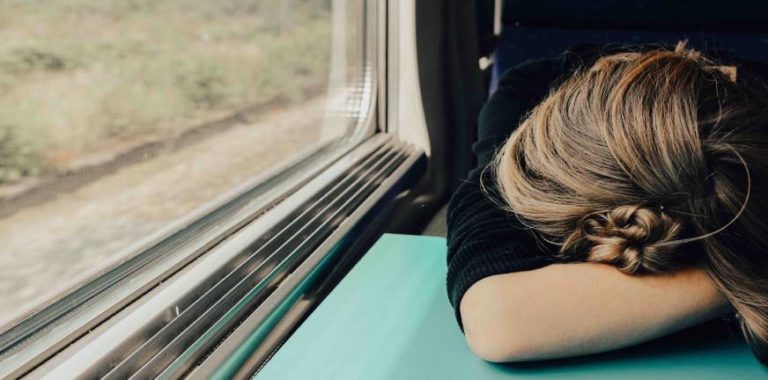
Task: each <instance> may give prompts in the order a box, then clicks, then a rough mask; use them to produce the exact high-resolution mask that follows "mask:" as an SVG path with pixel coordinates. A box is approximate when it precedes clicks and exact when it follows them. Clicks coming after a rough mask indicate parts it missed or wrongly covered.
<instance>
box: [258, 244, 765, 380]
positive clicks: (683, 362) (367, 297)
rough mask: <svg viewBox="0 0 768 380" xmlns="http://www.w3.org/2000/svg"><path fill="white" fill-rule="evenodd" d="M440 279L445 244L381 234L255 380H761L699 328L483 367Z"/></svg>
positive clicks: (745, 359)
mask: <svg viewBox="0 0 768 380" xmlns="http://www.w3.org/2000/svg"><path fill="white" fill-rule="evenodd" d="M445 273H446V267H445V239H442V238H435V237H423V236H405V235H384V236H383V237H382V238H381V239H380V240H379V241H378V242H377V243H376V244H375V245H374V247H372V248H371V250H370V251H369V252H368V254H366V255H365V256H364V257H363V258H362V259H361V260H360V262H359V263H358V264H357V265H356V266H355V267H354V268H353V269H352V271H351V272H350V273H349V274H348V275H347V276H346V277H345V278H344V280H343V281H342V282H341V283H340V284H339V285H338V286H337V287H336V288H335V289H334V290H333V291H332V292H331V294H330V295H329V296H328V297H327V298H326V299H325V300H324V301H323V302H322V303H321V304H320V306H318V308H317V309H316V310H315V311H314V312H313V313H312V315H310V316H309V318H308V319H307V320H306V321H305V322H304V323H303V324H302V325H301V326H300V327H299V328H298V329H297V330H296V332H295V333H294V334H293V336H291V338H290V339H288V341H287V342H286V343H285V345H283V347H282V348H281V349H280V350H279V351H278V352H277V353H276V354H275V355H274V357H273V358H272V360H271V361H269V362H268V363H267V365H266V366H265V367H264V368H263V369H262V370H261V371H260V372H259V373H258V375H257V376H256V379H275V380H277V379H279V380H292V379H302V380H305V379H312V380H315V379H321V380H324V379H334V380H352V379H354V380H358V379H366V380H376V379H462V380H463V379H591V380H600V379H618V378H621V379H697V380H701V379H738V380H748V379H768V371H766V370H765V369H764V368H763V367H761V366H760V365H759V363H758V362H757V360H755V359H754V358H753V356H752V354H751V353H750V352H749V348H748V347H747V346H746V344H745V343H743V342H742V341H740V340H738V339H734V338H732V337H730V336H729V335H728V334H725V335H723V334H719V335H718V334H715V336H707V335H712V334H702V333H701V331H694V332H693V333H692V332H688V333H683V334H678V335H677V336H673V337H670V338H666V339H661V340H658V341H655V342H651V343H647V344H644V345H641V346H638V347H634V348H631V349H626V350H622V351H618V352H613V353H608V354H602V355H593V356H589V357H584V358H578V359H569V360H556V361H547V362H539V363H527V364H516V365H510V364H504V365H499V364H491V363H487V362H484V361H482V360H480V359H478V358H477V357H475V356H474V355H473V354H472V352H471V351H470V350H469V348H468V347H467V345H466V343H465V342H464V338H463V335H462V334H461V332H460V331H459V329H458V326H457V325H456V321H455V320H454V317H453V310H452V309H451V306H450V304H449V303H448V299H447V296H446V291H445ZM700 329H701V328H700ZM705 331H709V330H708V329H705Z"/></svg>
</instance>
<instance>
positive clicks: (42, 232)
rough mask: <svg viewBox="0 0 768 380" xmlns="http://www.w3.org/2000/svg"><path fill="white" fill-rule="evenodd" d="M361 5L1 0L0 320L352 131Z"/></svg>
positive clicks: (364, 91)
mask: <svg viewBox="0 0 768 380" xmlns="http://www.w3.org/2000/svg"><path fill="white" fill-rule="evenodd" d="M363 3H364V2H361V1H352V0H216V1H211V0H47V1H43V0H0V325H2V324H3V322H8V321H10V320H13V319H14V318H16V317H18V316H19V315H21V314H23V313H24V312H25V310H29V308H30V307H33V306H35V305H37V304H39V303H41V302H44V301H45V300H47V299H49V298H51V297H52V296H53V295H55V294H57V293H59V292H61V291H63V290H66V289H68V288H70V287H72V286H76V285H77V284H79V283H81V282H82V281H83V280H85V279H87V278H89V277H90V276H92V275H94V274H95V273H98V271H99V270H100V269H102V268H104V267H105V266H107V265H111V264H112V263H115V262H118V261H119V260H120V259H122V258H125V257H127V256H128V255H131V254H135V253H136V252H135V250H134V249H133V248H132V245H135V243H136V242H137V241H139V240H140V239H142V238H145V237H146V236H149V235H151V234H153V233H156V232H157V231H159V230H160V229H162V228H163V227H166V226H168V225H169V224H170V223H172V222H174V221H177V220H179V219H180V218H183V217H184V216H186V215H189V214H190V213H191V212H192V211H194V210H196V209H198V208H199V207H201V206H202V205H204V204H206V203H207V202H209V201H211V200H212V199H214V198H216V197H217V196H220V195H221V194H222V193H224V192H226V191H227V190H230V189H232V188H233V187H235V186H237V185H238V184H241V183H244V182H245V181H246V180H248V179H249V178H253V177H254V176H255V175H258V174H259V173H260V172H262V171H264V170H267V169H271V168H273V167H274V166H275V165H278V164H280V163H281V162H285V161H287V160H290V159H294V158H295V157H298V155H299V153H301V152H305V151H307V150H309V149H311V148H312V147H314V146H318V145H319V144H321V143H323V142H324V141H330V140H335V139H339V138H342V137H348V136H351V135H356V134H359V132H357V131H358V130H359V128H363V127H364V126H361V123H360V120H362V119H363V118H364V117H365V116H366V115H367V113H368V112H370V111H371V110H370V109H369V106H368V104H369V102H368V101H367V98H369V97H370V96H371V93H370V82H371V81H370V74H371V73H370V66H369V65H366V62H368V61H370V60H366V53H365V49H366V48H367V47H366V43H365V38H366V31H365V23H366V22H365V20H366V18H365V10H364V9H363V7H364V4H363ZM356 128H357V130H356ZM353 132H354V133H353ZM0 330H2V327H0Z"/></svg>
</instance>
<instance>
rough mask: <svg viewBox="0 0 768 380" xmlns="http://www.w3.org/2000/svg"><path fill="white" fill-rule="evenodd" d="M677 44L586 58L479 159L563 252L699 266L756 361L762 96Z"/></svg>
mask: <svg viewBox="0 0 768 380" xmlns="http://www.w3.org/2000/svg"><path fill="white" fill-rule="evenodd" d="M766 95H768V94H766V93H765V92H761V91H759V90H757V89H755V88H753V87H752V86H747V85H743V84H742V83H738V82H736V81H735V71H733V68H724V67H722V66H718V65H717V64H716V63H714V62H713V61H711V60H710V59H708V58H706V57H704V56H703V55H702V54H700V53H699V52H697V51H694V50H691V49H689V48H687V47H686V46H685V43H679V44H678V45H677V47H675V48H674V49H658V50H653V51H648V52H626V53H620V54H614V55H610V56H605V57H602V58H600V59H599V60H598V61H597V62H596V63H595V64H594V65H593V66H592V67H591V68H588V69H583V70H580V71H578V72H576V73H575V74H574V75H573V76H572V77H571V78H570V79H568V80H567V81H565V82H564V83H563V84H562V85H560V86H559V87H558V88H556V89H554V90H553V91H552V92H551V93H550V94H549V96H547V97H546V98H545V99H544V100H543V101H542V102H541V103H540V104H538V105H537V106H536V107H535V108H534V109H533V110H532V111H531V112H530V114H528V115H527V117H526V118H525V119H524V120H523V121H522V122H521V125H520V126H519V128H518V129H517V130H516V131H515V132H514V133H513V134H512V136H511V137H510V138H509V140H508V141H507V142H506V143H505V145H504V146H503V148H502V149H501V150H500V151H499V152H498V153H497V155H496V158H495V162H494V165H493V166H492V168H493V170H494V174H495V179H496V182H497V184H498V187H499V190H500V193H501V196H502V198H503V199H504V202H505V206H506V207H507V208H508V209H509V210H510V211H511V212H514V213H515V214H517V215H518V217H519V218H520V219H521V220H522V221H523V223H524V224H526V225H527V226H529V227H531V228H533V229H535V230H536V231H538V232H540V234H541V235H542V236H543V238H545V239H547V240H549V241H551V242H553V243H555V244H558V245H559V246H560V247H561V248H560V251H559V252H558V253H557V256H558V257H560V258H562V259H566V260H579V261H588V262H601V263H607V264H611V265H614V266H616V267H617V268H619V269H620V270H621V271H623V272H625V273H629V274H641V273H651V274H653V273H665V272H673V271H675V270H678V269H680V268H684V267H687V266H691V265H694V264H696V263H700V264H701V265H703V266H704V267H705V268H706V270H707V271H708V272H709V274H710V276H711V277H712V279H713V280H714V281H715V283H716V284H717V286H718V288H719V289H720V290H721V291H722V293H723V294H724V295H725V296H726V297H727V298H728V299H729V300H730V302H731V304H732V305H733V306H734V307H735V309H736V310H737V311H738V313H739V315H740V320H741V322H742V327H743V330H744V332H745V335H746V337H747V338H748V341H749V342H750V344H751V346H752V348H753V351H754V353H755V355H756V356H757V357H758V358H759V359H760V361H761V362H763V363H768V277H767V276H766V275H768V256H766V255H767V254H768V253H766V251H765V250H766V248H768V223H766V220H768V198H764V197H755V196H753V193H754V192H755V189H753V186H758V185H759V186H762V185H763V184H764V183H768V182H766V181H768V103H767V102H766V100H765V99H764V98H765V97H766Z"/></svg>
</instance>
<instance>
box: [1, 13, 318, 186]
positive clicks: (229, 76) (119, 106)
mask: <svg viewBox="0 0 768 380" xmlns="http://www.w3.org/2000/svg"><path fill="white" fill-rule="evenodd" d="M282 1H288V2H289V3H288V4H289V5H290V7H285V6H283V5H284V4H281V0H215V1H211V0H57V1H43V0H0V183H3V182H10V181H14V180H16V179H18V178H20V177H23V176H30V175H37V174H38V173H41V172H52V171H55V170H57V169H59V168H60V167H61V166H62V165H64V164H66V162H68V161H69V160H71V159H73V158H76V157H79V156H81V155H83V154H85V153H88V152H91V151H93V150H95V149H103V148H104V147H108V146H109V145H110V144H115V143H116V142H119V141H120V140H125V139H136V138H140V137H141V136H145V135H149V134H163V133H171V132H174V131H177V130H179V129H183V128H188V127H189V126H191V125H195V124H196V123H200V122H201V121H204V120H206V117H208V118H210V117H211V115H217V114H218V115H220V114H222V113H223V112H227V111H232V110H236V109H240V108H243V107H249V106H253V105H257V104H264V103H267V102H270V101H273V100H274V99H276V98H284V99H290V100H292V101H301V100H302V96H303V94H304V93H305V91H306V90H307V89H310V88H317V87H319V86H321V85H323V84H325V83H326V81H327V76H328V64H329V60H330V57H329V55H330V39H331V37H330V34H331V22H330V11H329V2H327V1H319V0H282ZM286 10H288V11H287V12H286Z"/></svg>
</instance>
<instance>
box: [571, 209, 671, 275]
mask: <svg viewBox="0 0 768 380" xmlns="http://www.w3.org/2000/svg"><path fill="white" fill-rule="evenodd" d="M681 231H682V225H681V223H680V222H679V221H677V220H675V219H673V218H672V217H670V216H669V215H667V214H666V213H665V212H663V211H662V210H661V209H658V208H651V207H647V206H645V205H628V206H619V207H616V208H614V209H613V210H611V211H609V212H603V213H600V212H597V213H592V214H589V215H587V216H585V217H584V218H582V219H581V220H580V221H579V223H578V225H577V228H576V231H575V232H574V233H573V234H571V236H569V237H568V239H566V241H565V243H564V244H563V248H562V250H563V251H568V250H577V251H580V252H582V253H583V254H584V255H585V257H584V259H585V260H586V261H590V262H601V263H606V264H611V265H614V266H616V267H617V268H619V269H620V270H621V271H622V272H625V273H630V274H632V273H663V272H670V271H672V270H674V269H676V268H678V267H680V266H681V265H682V264H683V263H681V257H680V255H681V253H676V252H675V251H674V249H675V248H676V247H677V245H676V244H674V243H673V241H674V240H675V239H677V237H678V235H680V233H681ZM670 243H671V244H670Z"/></svg>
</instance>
